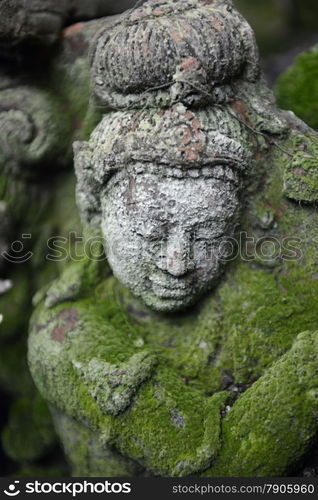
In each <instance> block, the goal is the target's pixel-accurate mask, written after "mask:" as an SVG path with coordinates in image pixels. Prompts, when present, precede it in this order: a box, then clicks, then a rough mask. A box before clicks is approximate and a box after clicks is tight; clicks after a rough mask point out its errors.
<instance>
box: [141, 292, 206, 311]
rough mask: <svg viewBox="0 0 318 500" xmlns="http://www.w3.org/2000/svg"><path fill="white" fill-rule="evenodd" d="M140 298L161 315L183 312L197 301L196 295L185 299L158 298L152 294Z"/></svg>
mask: <svg viewBox="0 0 318 500" xmlns="http://www.w3.org/2000/svg"><path fill="white" fill-rule="evenodd" d="M171 295H172V294H171ZM140 298H141V300H142V301H143V302H144V303H145V304H146V306H148V307H149V308H150V309H152V310H154V311H157V312H163V313H174V312H178V311H184V310H185V309H187V308H188V307H190V306H192V305H193V304H194V303H195V302H196V301H197V300H198V299H199V297H198V296H197V295H189V296H187V297H173V296H171V297H159V296H157V295H155V294H153V293H148V294H147V295H142V296H141V297H140Z"/></svg>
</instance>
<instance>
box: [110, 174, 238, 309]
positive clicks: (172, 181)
mask: <svg viewBox="0 0 318 500" xmlns="http://www.w3.org/2000/svg"><path fill="white" fill-rule="evenodd" d="M101 201H102V231H103V235H104V237H105V240H106V252H107V256H108V260H109V263H110V266H111V267H112V269H113V271H114V274H115V275H116V276H117V278H118V279H119V280H120V281H121V282H122V283H123V284H124V285H125V286H127V288H129V289H130V290H131V291H132V292H133V294H135V295H136V296H138V297H140V298H141V299H142V300H143V301H144V302H145V303H146V304H147V305H148V306H149V307H151V308H152V309H155V310H157V311H165V312H172V311H178V310H181V309H184V308H186V307H188V306H189V305H191V304H193V303H194V302H196V301H197V299H198V298H199V297H200V296H201V295H202V294H203V293H204V292H205V291H207V290H208V289H211V288H212V287H213V286H214V285H215V284H216V281H217V279H218V277H219V275H220V272H221V271H222V268H223V261H224V258H222V253H223V252H222V248H221V247H223V245H222V239H223V241H224V236H227V235H232V234H233V232H234V228H235V222H236V220H237V214H238V209H239V203H238V195H237V188H235V187H234V185H233V184H231V183H229V182H228V181H227V182H224V181H222V180H216V179H213V178H204V177H197V178H193V177H186V178H181V179H178V178H172V177H166V178H161V177H158V176H157V175H151V174H145V173H143V174H137V175H136V174H131V175H130V176H128V175H127V176H126V177H124V178H122V179H120V180H119V181H118V182H117V183H114V185H113V186H110V187H108V188H107V189H106V190H105V192H104V193H103V195H102V200H101Z"/></svg>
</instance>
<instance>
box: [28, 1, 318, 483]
mask: <svg viewBox="0 0 318 500" xmlns="http://www.w3.org/2000/svg"><path fill="white" fill-rule="evenodd" d="M91 64H92V66H91V67H92V90H93V94H94V98H95V102H96V105H97V106H98V107H102V108H103V107H104V109H105V111H107V110H108V113H107V114H105V115H104V117H103V119H102V120H101V121H100V123H99V124H98V126H97V127H96V128H95V130H94V132H93V133H92V135H91V137H90V139H89V141H88V142H76V143H75V146H74V149H75V167H76V173H77V179H78V186H77V199H78V206H79V208H80V211H81V214H82V219H83V221H84V223H86V224H87V225H90V226H91V227H92V228H93V230H94V231H95V234H99V233H98V232H99V231H100V232H101V234H102V236H103V240H104V242H105V252H106V255H107V261H108V263H109V266H108V264H107V261H106V259H105V258H103V257H102V256H100V258H99V259H98V261H94V260H90V259H84V260H83V261H81V262H78V263H74V264H72V265H69V267H68V268H67V269H66V271H65V272H64V274H63V275H62V276H61V277H60V278H59V279H58V280H56V281H54V282H53V283H52V285H51V286H50V287H49V288H46V289H45V290H44V292H43V294H42V299H41V300H40V297H38V298H39V304H38V306H37V309H36V311H35V313H34V316H33V319H32V324H31V334H30V339H29V362H30V368H31V371H32V374H33V377H34V380H35V382H36V384H37V387H38V388H39V390H40V392H41V394H42V395H43V396H44V398H45V399H46V400H47V401H49V403H50V406H51V411H52V414H53V416H54V420H55V425H56V429H57V431H58V433H59V435H60V438H61V440H62V442H63V444H64V448H65V451H66V454H67V456H68V457H69V460H70V462H71V464H72V466H73V474H74V475H92V476H93V475H104V476H115V475H123V476H125V475H128V476H129V475H130V476H132V475H136V474H139V475H140V474H141V475H142V474H156V475H167V476H186V475H202V476H273V475H274V476H275V475H287V474H289V473H292V472H293V470H294V469H295V467H296V465H298V464H299V461H300V460H301V459H302V458H303V457H304V456H305V454H306V452H307V451H308V450H309V449H310V447H311V446H312V445H313V444H314V443H315V440H316V437H317V430H318V424H317V422H318V397H317V396H318V371H317V359H318V332H317V317H318V316H317V312H318V306H317V293H318V274H317V229H318V215H317V212H316V211H315V210H314V205H313V204H314V203H315V202H316V201H317V199H318V175H317V172H318V170H317V149H318V138H317V134H316V133H315V132H314V131H313V130H311V129H309V127H307V126H306V125H305V124H304V123H303V122H301V121H300V120H298V119H297V118H296V117H295V116H294V115H293V114H292V113H291V112H283V111H280V110H279V109H277V108H276V107H275V102H274V100H273V97H272V95H271V93H270V91H269V90H268V89H267V87H266V84H265V82H264V80H263V78H262V75H261V73H260V70H259V65H258V56H257V48H256V45H255V41H254V36H253V32H252V30H251V28H250V27H249V26H248V24H247V23H246V21H245V20H244V19H243V18H242V17H241V16H240V15H239V14H238V12H236V11H235V10H234V8H233V6H232V4H231V2H230V1H223V0H214V1H213V0H210V1H208V0H205V1H204V0H187V1H184V0H182V1H173V0H149V1H148V2H146V3H145V4H144V5H143V6H142V7H139V8H136V9H133V10H132V11H130V12H129V13H128V14H126V15H125V16H124V17H122V18H121V19H120V20H119V21H118V22H115V23H114V24H113V25H112V26H109V25H108V26H107V27H106V28H105V29H102V30H101V31H100V32H99V34H98V36H97V37H96V39H95V41H94V46H93V49H92V51H91ZM109 109H112V110H111V111H109Z"/></svg>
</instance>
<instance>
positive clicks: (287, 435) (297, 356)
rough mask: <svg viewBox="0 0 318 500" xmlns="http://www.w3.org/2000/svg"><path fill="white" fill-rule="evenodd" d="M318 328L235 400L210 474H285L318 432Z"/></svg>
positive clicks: (304, 336) (299, 338)
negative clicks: (317, 330)
mask: <svg viewBox="0 0 318 500" xmlns="http://www.w3.org/2000/svg"><path fill="white" fill-rule="evenodd" d="M317 355H318V332H304V333H301V334H299V335H298V336H297V338H296V339H295V341H294V344H293V346H292V348H291V349H290V350H289V351H288V352H287V353H286V354H285V355H284V356H282V357H281V358H280V359H279V360H278V361H277V362H276V363H275V364H274V365H273V366H272V367H271V368H269V370H268V371H267V372H266V373H265V374H264V375H263V376H262V377H261V378H260V379H259V380H258V381H257V382H255V383H254V384H253V386H252V387H251V388H250V389H249V390H248V391H246V393H244V394H243V395H242V396H241V397H240V398H239V399H238V400H237V401H236V403H235V404H234V405H233V407H232V409H231V411H230V412H229V413H228V414H227V415H226V417H225V418H224V421H223V425H222V447H221V450H220V453H219V456H218V459H217V461H216V462H215V464H214V465H213V466H212V467H211V468H210V469H208V470H207V471H206V472H205V473H204V475H206V476H229V477H240V476H243V475H244V476H250V477H254V476H267V477H269V476H272V475H275V476H277V475H279V474H282V475H283V474H286V472H288V471H292V468H293V466H295V465H297V461H299V459H301V457H302V456H303V455H304V454H305V452H306V451H307V450H308V448H309V447H310V445H311V444H312V442H313V440H314V439H315V436H316V435H317V431H318V365H317Z"/></svg>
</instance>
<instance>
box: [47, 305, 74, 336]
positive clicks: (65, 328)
mask: <svg viewBox="0 0 318 500" xmlns="http://www.w3.org/2000/svg"><path fill="white" fill-rule="evenodd" d="M78 318H79V314H78V311H77V309H75V308H74V307H73V308H70V309H65V310H64V311H62V312H61V313H60V314H58V316H57V319H58V320H63V324H62V325H61V326H57V327H56V328H54V330H53V331H52V334H51V337H52V339H53V340H55V341H56V342H60V344H62V343H63V342H64V340H65V337H66V334H67V333H68V332H69V331H70V330H72V329H73V328H74V327H75V326H76V325H77V323H78Z"/></svg>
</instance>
